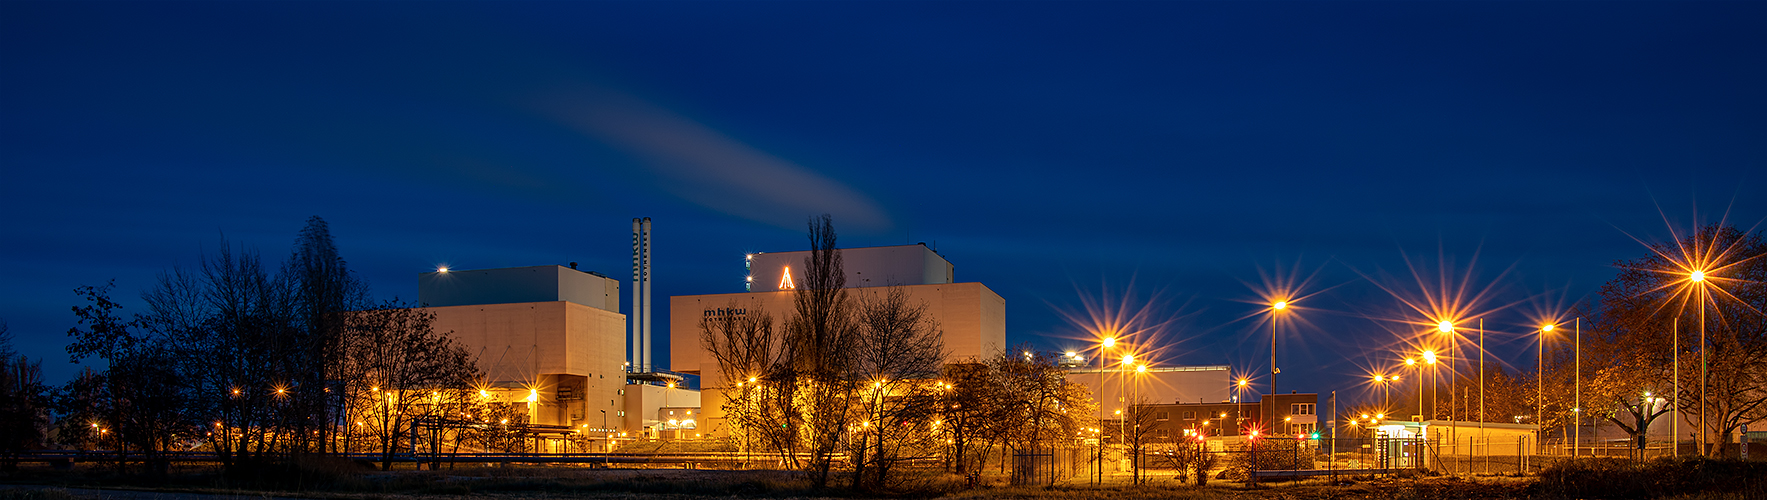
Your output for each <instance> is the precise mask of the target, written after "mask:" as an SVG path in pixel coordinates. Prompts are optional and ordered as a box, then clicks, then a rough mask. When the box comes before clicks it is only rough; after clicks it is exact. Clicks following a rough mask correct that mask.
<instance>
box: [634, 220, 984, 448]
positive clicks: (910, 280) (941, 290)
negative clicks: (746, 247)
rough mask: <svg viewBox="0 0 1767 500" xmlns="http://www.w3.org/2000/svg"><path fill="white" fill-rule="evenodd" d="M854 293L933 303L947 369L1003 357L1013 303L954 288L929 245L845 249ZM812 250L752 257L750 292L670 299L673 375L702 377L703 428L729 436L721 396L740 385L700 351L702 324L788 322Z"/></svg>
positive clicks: (967, 287)
mask: <svg viewBox="0 0 1767 500" xmlns="http://www.w3.org/2000/svg"><path fill="white" fill-rule="evenodd" d="M840 252H841V260H842V261H843V265H842V267H843V269H844V270H845V272H846V274H847V288H848V289H849V293H852V294H854V295H855V296H856V298H872V297H875V296H878V295H881V294H883V293H886V292H887V291H888V290H890V289H891V288H895V289H900V290H903V291H905V292H906V293H907V296H908V301H909V303H911V304H922V303H924V304H926V306H927V313H928V314H929V315H930V316H932V318H933V319H934V320H935V321H937V322H938V325H939V328H940V329H941V330H942V331H943V333H944V343H945V352H946V362H947V363H959V362H977V361H981V360H984V359H987V358H989V357H993V356H998V355H999V354H1000V353H1001V352H1002V350H1003V349H1004V348H1005V345H1006V300H1005V299H1003V298H1001V297H1000V295H999V294H996V293H994V291H993V290H990V289H988V287H987V286H986V285H983V284H981V283H957V282H955V273H954V270H953V269H954V268H953V266H952V265H951V262H950V261H947V260H945V257H944V256H942V255H939V254H938V253H937V252H934V251H933V250H932V249H931V248H928V247H927V246H926V245H924V244H919V245H900V246H887V247H864V248H846V249H841V250H840ZM809 255H810V252H808V251H801V252H777V253H757V254H752V255H749V256H747V257H746V258H745V265H746V266H748V271H749V275H748V276H749V277H748V280H747V281H746V283H745V285H744V286H745V289H746V290H748V291H747V292H743V293H725V294H711V295H677V296H672V297H669V333H670V343H669V346H670V347H669V354H670V360H671V362H670V364H671V367H672V368H673V370H674V371H676V372H681V373H686V374H692V375H698V376H699V377H700V379H699V380H700V388H701V389H702V390H703V391H704V392H703V396H702V397H703V398H704V399H703V403H704V404H702V405H701V408H702V410H703V412H704V415H702V419H700V420H699V423H700V427H701V429H703V431H704V432H707V433H710V434H708V435H714V434H716V435H722V434H725V433H727V432H728V429H726V428H724V426H723V425H722V422H723V417H722V416H723V411H722V408H721V406H722V405H723V400H722V396H720V395H719V389H721V388H726V387H728V386H730V385H733V384H734V383H735V380H734V379H733V378H727V377H726V376H725V374H722V373H718V364H717V363H716V362H715V361H714V360H712V359H711V358H710V356H708V355H707V354H706V353H705V350H704V348H703V347H702V346H701V345H700V337H699V335H700V322H701V321H702V320H703V319H705V318H709V317H713V316H716V315H721V314H761V313H762V312H765V313H766V314H769V315H772V316H773V317H774V318H775V320H776V321H783V320H784V319H785V318H786V317H788V316H789V315H790V314H791V313H792V310H793V307H794V306H793V302H792V301H793V294H794V291H795V290H796V288H797V284H798V283H800V282H802V281H803V272H804V269H803V266H804V262H805V258H806V257H808V256H809Z"/></svg>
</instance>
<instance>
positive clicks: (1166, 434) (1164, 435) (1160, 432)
mask: <svg viewBox="0 0 1767 500" xmlns="http://www.w3.org/2000/svg"><path fill="white" fill-rule="evenodd" d="M1153 435H1154V437H1158V438H1160V439H1166V438H1169V437H1172V432H1171V431H1168V430H1165V429H1160V430H1156V431H1153Z"/></svg>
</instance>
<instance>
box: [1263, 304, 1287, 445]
mask: <svg viewBox="0 0 1767 500" xmlns="http://www.w3.org/2000/svg"><path fill="white" fill-rule="evenodd" d="M1286 310H1288V301H1287V300H1278V301H1276V302H1275V303H1273V304H1270V413H1269V416H1270V418H1269V422H1270V426H1271V431H1272V432H1275V427H1276V374H1278V373H1282V370H1281V369H1278V368H1277V367H1276V318H1277V314H1278V313H1281V312H1283V311H1286ZM1258 406H1263V403H1262V402H1259V405H1258ZM1287 430H1288V429H1283V431H1285V432H1286V431H1287Z"/></svg>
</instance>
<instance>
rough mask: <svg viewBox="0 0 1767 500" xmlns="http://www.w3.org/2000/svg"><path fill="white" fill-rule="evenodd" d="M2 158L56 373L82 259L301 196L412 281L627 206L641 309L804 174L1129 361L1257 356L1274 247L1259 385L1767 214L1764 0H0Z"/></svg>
mask: <svg viewBox="0 0 1767 500" xmlns="http://www.w3.org/2000/svg"><path fill="white" fill-rule="evenodd" d="M0 170H3V173H4V175H3V176H0V211H3V212H4V217H0V235H4V236H3V240H0V264H3V265H0V318H4V319H5V320H6V321H7V322H9V324H10V326H11V329H12V332H13V334H14V335H15V336H17V343H18V344H19V348H20V350H21V351H23V352H24V353H25V354H27V355H30V356H33V357H44V358H46V359H47V361H46V362H45V365H44V367H45V371H46V372H47V375H48V378H49V379H50V381H51V382H52V383H61V382H63V381H65V380H66V379H67V378H69V377H70V376H72V374H73V373H74V372H75V370H76V369H77V368H76V367H75V366H74V365H71V364H68V363H67V362H66V360H67V356H66V353H65V351H64V350H63V346H64V345H65V343H66V339H67V337H66V335H65V332H66V331H67V329H68V328H69V327H71V326H73V324H74V317H73V315H72V314H71V313H70V312H69V309H68V308H69V307H70V306H73V305H76V304H77V303H78V301H77V298H76V297H75V296H74V294H73V292H72V291H73V289H74V288H75V287H77V286H80V285H85V284H102V283H104V282H105V281H106V280H111V279H115V280H116V284H117V291H116V295H118V296H119V297H120V298H123V299H126V300H125V301H124V302H125V304H126V305H128V306H130V309H128V310H125V312H134V311H139V310H140V309H139V308H140V306H141V302H140V301H139V300H138V299H137V298H136V295H137V294H139V293H140V292H141V291H142V290H143V289H144V288H145V287H147V286H149V285H150V284H151V283H152V282H153V280H154V278H155V275H156V274H157V273H159V272H161V271H162V270H165V269H167V268H169V267H171V266H192V265H194V264H196V262H197V260H198V258H199V256H200V255H202V254H203V253H204V252H213V251H214V250H215V249H216V248H217V247H218V246H219V245H220V244H221V241H222V238H226V239H227V240H229V241H231V242H233V243H236V244H240V245H245V246H247V247H250V248H254V249H256V250H257V251H259V252H261V253H262V254H263V255H264V256H265V258H266V259H267V260H269V261H272V262H280V261H281V260H282V259H283V258H285V257H286V255H287V253H288V251H289V246H290V244H291V243H292V242H293V240H294V237H295V233H296V231H298V230H299V229H300V228H301V226H302V225H303V223H304V221H305V219H306V218H307V217H309V216H312V215H319V216H322V217H324V218H325V219H326V220H327V221H329V222H330V224H331V228H332V231H333V235H334V236H335V237H336V239H337V243H338V246H339V247H340V250H341V251H342V253H343V255H344V257H345V258H346V259H347V260H348V261H349V264H350V266H351V267H352V268H353V269H354V270H356V271H357V272H359V273H360V274H361V275H362V276H364V277H365V278H366V279H367V280H368V281H369V282H370V283H371V285H372V287H373V289H374V292H375V295H376V297H378V298H382V299H388V298H393V297H395V296H396V297H399V298H403V299H407V300H412V299H415V298H416V297H415V296H416V285H417V280H416V278H417V273H419V272H423V271H427V270H432V269H434V268H435V267H436V266H437V265H443V264H445V265H449V266H452V267H455V268H459V269H476V268H491V267H504V266H526V265H543V264H564V263H566V262H571V261H575V262H579V263H580V264H581V267H582V268H584V269H589V270H597V271H600V272H602V273H604V274H607V275H610V276H614V277H621V278H623V279H622V281H623V283H622V287H623V290H627V291H629V290H630V288H629V287H630V283H629V282H624V281H625V279H624V278H626V277H629V276H630V273H629V269H630V266H631V263H630V221H631V218H632V217H651V218H653V219H654V221H655V248H656V250H655V261H656V266H655V277H656V288H655V290H656V292H655V293H656V296H657V301H658V303H659V305H661V306H664V307H665V308H666V303H667V302H666V297H668V296H670V295H688V294H706V293H722V292H736V291H740V290H741V289H742V280H743V276H744V274H743V269H742V256H743V254H744V253H745V252H752V251H784V250H800V249H804V248H805V247H806V240H805V237H804V222H805V219H806V218H807V217H809V216H811V215H814V214H820V213H824V212H827V213H832V214H833V215H834V217H835V224H836V227H837V229H838V230H839V231H840V242H841V243H842V245H843V246H871V245H892V244H903V243H914V242H922V241H924V242H927V244H928V245H930V246H936V247H937V249H938V250H939V251H940V252H941V253H942V254H944V255H945V256H946V257H947V258H948V259H949V260H950V261H951V262H953V263H954V264H955V265H956V274H957V279H958V281H979V282H982V283H984V284H986V285H987V286H988V287H989V288H991V289H993V290H994V291H996V292H998V293H999V294H1000V295H1001V296H1003V297H1005V299H1006V301H1007V329H1008V334H1007V335H1008V341H1009V342H1012V343H1019V342H1028V343H1032V344H1034V345H1035V346H1036V347H1038V348H1042V349H1069V348H1077V347H1084V346H1085V343H1084V342H1082V341H1080V340H1078V339H1082V338H1087V337H1088V334H1087V333H1085V332H1084V330H1083V329H1082V328H1080V327H1079V326H1078V325H1076V322H1075V321H1074V320H1073V319H1074V318H1075V317H1081V316H1085V314H1084V312H1085V311H1086V307H1087V304H1088V303H1091V304H1094V305H1102V306H1104V307H1117V306H1118V305H1119V304H1121V305H1122V306H1123V307H1126V308H1128V309H1130V310H1133V311H1138V312H1141V313H1143V314H1144V316H1145V317H1146V318H1148V319H1149V320H1150V321H1151V322H1152V323H1157V325H1158V326H1159V330H1160V331H1159V334H1158V335H1157V339H1156V338H1154V337H1155V336H1153V335H1151V334H1150V335H1149V336H1147V337H1144V338H1142V339H1139V341H1140V342H1142V343H1144V344H1149V345H1158V346H1159V347H1160V349H1159V350H1158V352H1157V353H1155V354H1153V355H1152V356H1151V358H1152V359H1151V360H1152V361H1153V362H1154V363H1156V364H1228V365H1231V366H1233V367H1234V369H1236V370H1242V371H1251V372H1254V373H1262V372H1264V371H1266V370H1267V369H1268V365H1267V359H1268V356H1269V354H1268V343H1269V337H1268V335H1269V333H1268V332H1269V330H1268V325H1267V324H1266V323H1263V322H1262V316H1260V315H1259V313H1260V310H1261V309H1262V308H1263V307H1264V306H1263V305H1262V299H1261V298H1260V294H1259V291H1260V290H1261V289H1263V288H1265V287H1266V283H1268V282H1271V281H1282V280H1283V279H1287V278H1293V280H1294V281H1295V282H1297V283H1304V285H1305V286H1303V287H1302V292H1303V293H1311V292H1321V293H1318V294H1315V295H1311V296H1309V297H1307V298H1305V299H1303V300H1300V301H1297V303H1296V305H1297V308H1298V309H1299V310H1298V311H1297V312H1298V313H1299V315H1300V316H1299V317H1300V318H1303V319H1304V320H1305V321H1302V322H1296V323H1293V324H1290V325H1285V326H1284V328H1283V330H1282V331H1281V337H1282V348H1281V350H1280V354H1279V359H1280V363H1281V365H1282V366H1283V367H1284V372H1283V375H1282V377H1283V378H1282V379H1279V389H1280V390H1281V391H1282V392H1288V390H1290V389H1300V390H1303V391H1309V390H1310V391H1320V392H1327V391H1331V390H1334V389H1338V390H1342V391H1345V392H1346V393H1347V394H1352V395H1354V394H1366V393H1367V389H1366V388H1365V387H1363V385H1362V384H1361V382H1360V381H1359V380H1360V377H1361V376H1362V375H1364V373H1365V372H1366V371H1367V370H1369V369H1370V368H1371V367H1379V366H1386V365H1388V364H1390V363H1391V362H1392V361H1393V357H1394V356H1393V354H1392V353H1391V350H1392V349H1393V348H1395V346H1397V345H1399V344H1400V341H1401V338H1403V337H1404V336H1406V335H1411V332H1413V331H1415V330H1416V327H1414V326H1410V325H1405V324H1402V323H1399V322H1398V321H1400V320H1407V319H1409V320H1420V319H1422V318H1421V317H1420V316H1419V315H1418V314H1417V313H1416V312H1415V311H1411V310H1409V309H1407V308H1406V307H1405V306H1404V305H1402V303H1401V302H1400V301H1398V300H1397V299H1396V297H1395V295H1397V296H1403V297H1406V298H1410V299H1414V300H1415V299H1418V298H1420V297H1421V296H1422V295H1423V291H1422V290H1423V289H1429V290H1435V289H1436V288H1435V287H1436V281H1439V280H1438V279H1437V278H1438V277H1439V276H1441V275H1442V274H1441V273H1442V272H1443V271H1446V273H1447V275H1448V276H1450V280H1449V284H1450V285H1451V286H1452V287H1460V286H1465V287H1467V290H1468V296H1469V297H1472V296H1477V300H1476V301H1474V302H1476V303H1475V304H1473V310H1475V311H1494V312H1490V313H1488V314H1483V315H1481V317H1484V318H1486V319H1487V326H1488V327H1489V328H1490V329H1491V330H1492V331H1493V333H1492V334H1491V339H1492V340H1491V343H1492V346H1491V350H1492V352H1493V354H1494V355H1495V356H1496V357H1497V358H1498V359H1501V360H1502V361H1503V362H1506V363H1509V364H1510V365H1512V366H1521V367H1531V366H1532V364H1533V359H1532V356H1531V353H1532V352H1533V350H1534V344H1533V337H1531V336H1529V335H1528V331H1529V330H1530V329H1531V326H1529V325H1531V324H1533V322H1534V321H1535V319H1536V317H1537V316H1538V315H1540V314H1543V313H1546V312H1550V311H1552V310H1557V309H1562V308H1564V307H1567V306H1569V305H1570V304H1572V303H1574V302H1576V301H1578V300H1585V299H1587V298H1589V297H1591V296H1592V295H1593V294H1594V293H1595V291H1596V290H1597V288H1598V287H1599V286H1600V284H1601V283H1602V282H1603V281H1605V280H1607V279H1608V278H1609V277H1611V276H1612V275H1613V273H1614V271H1613V268H1612V267H1611V265H1612V263H1613V262H1614V261H1615V260H1617V259H1629V258H1637V257H1641V256H1643V255H1644V254H1645V253H1646V250H1645V247H1644V246H1643V245H1642V244H1641V243H1640V240H1642V241H1643V242H1646V243H1651V242H1662V241H1666V240H1668V239H1670V238H1671V237H1672V236H1671V230H1676V231H1682V230H1686V229H1687V228H1689V227H1691V226H1692V225H1693V224H1696V223H1710V222H1717V221H1719V220H1721V219H1726V218H1727V220H1729V221H1730V222H1732V223H1734V224H1737V225H1739V226H1742V227H1743V228H1745V229H1746V228H1754V227H1757V224H1758V223H1760V222H1761V221H1762V220H1763V219H1764V218H1767V196H1763V193H1767V3H1760V2H1734V3H1731V2H1660V3H1659V2H1416V3H1411V2H1406V3H1388V2H1301V3H1283V2H1194V3H1192V2H1130V3H1101V2H1086V3H1077V2H1076V3H1065V2H941V3H916V2H644V3H597V2H569V3H546V2H520V3H507V2H505V3H495V4H478V3H441V2H365V3H330V2H250V3H245V2H238V3H227V2H203V3H172V2H130V3H121V4H110V3H97V2H52V3H34V2H4V3H0ZM1414 268H1415V269H1417V270H1418V274H1419V275H1422V276H1424V278H1426V279H1423V280H1421V281H1422V283H1421V284H1420V280H1419V279H1417V278H1416V277H1414V274H1413V269H1414ZM1266 276H1268V277H1269V278H1268V279H1267V278H1265V277H1266ZM1309 278H1310V279H1309ZM628 293H629V292H628ZM1125 299H1127V300H1125ZM622 302H623V303H625V302H629V296H627V297H622ZM628 305H629V304H628ZM656 314H657V317H658V318H667V311H666V309H662V310H658V311H656ZM1469 324H1470V323H1469ZM668 328H669V325H667V321H666V320H659V321H658V324H657V329H658V333H659V336H662V337H663V338H662V340H661V342H667V338H666V334H667V332H668ZM662 352H664V353H666V352H667V349H666V348H665V349H663V350H662ZM665 355H666V354H665ZM660 363H661V364H665V365H666V363H667V361H666V360H661V361H660Z"/></svg>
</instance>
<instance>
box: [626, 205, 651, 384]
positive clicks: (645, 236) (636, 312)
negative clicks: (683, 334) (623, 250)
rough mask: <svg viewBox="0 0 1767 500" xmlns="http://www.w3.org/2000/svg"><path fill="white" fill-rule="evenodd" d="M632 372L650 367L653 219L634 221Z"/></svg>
mask: <svg viewBox="0 0 1767 500" xmlns="http://www.w3.org/2000/svg"><path fill="white" fill-rule="evenodd" d="M630 319H631V322H632V371H633V372H637V373H644V372H649V371H652V368H651V366H650V218H649V217H644V218H633V219H632V317H631V318H630Z"/></svg>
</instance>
